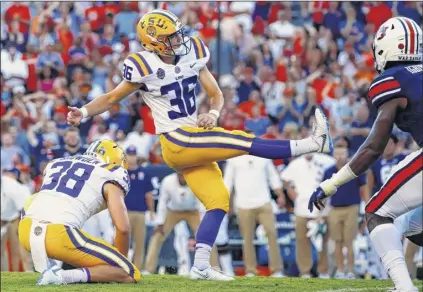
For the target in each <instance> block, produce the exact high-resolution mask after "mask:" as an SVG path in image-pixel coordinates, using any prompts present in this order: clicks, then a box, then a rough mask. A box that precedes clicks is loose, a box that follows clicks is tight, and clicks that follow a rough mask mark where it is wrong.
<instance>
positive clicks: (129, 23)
mask: <svg viewBox="0 0 423 292" xmlns="http://www.w3.org/2000/svg"><path fill="white" fill-rule="evenodd" d="M139 19H140V16H139V14H138V13H137V12H135V11H131V7H130V2H123V3H122V10H121V11H120V12H119V13H118V14H117V15H116V16H115V23H116V27H117V31H118V32H119V35H125V36H129V35H131V34H133V33H135V28H136V27H137V21H138V20H139Z"/></svg>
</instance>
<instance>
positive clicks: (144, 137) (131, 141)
mask: <svg viewBox="0 0 423 292" xmlns="http://www.w3.org/2000/svg"><path fill="white" fill-rule="evenodd" d="M153 139H154V135H151V134H148V133H142V134H140V133H138V132H136V131H133V132H130V133H129V134H128V136H127V137H126V140H125V142H124V143H123V145H122V147H123V149H127V148H128V147H129V146H134V147H135V148H136V149H137V156H140V157H144V158H148V156H149V153H150V149H151V147H152V146H153Z"/></svg>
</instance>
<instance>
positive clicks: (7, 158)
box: [1, 132, 30, 169]
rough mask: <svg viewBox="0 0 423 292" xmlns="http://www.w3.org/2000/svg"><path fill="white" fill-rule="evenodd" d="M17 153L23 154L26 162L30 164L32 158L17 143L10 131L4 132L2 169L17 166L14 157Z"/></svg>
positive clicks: (2, 139) (2, 136)
mask: <svg viewBox="0 0 423 292" xmlns="http://www.w3.org/2000/svg"><path fill="white" fill-rule="evenodd" d="M15 155H20V156H22V157H23V161H24V163H25V164H27V165H29V163H30V160H29V157H28V155H27V154H26V153H25V152H24V151H23V149H22V148H21V147H19V146H17V145H16V142H15V140H14V139H13V137H12V135H11V134H10V133H7V132H3V133H2V135H1V169H11V168H13V167H14V166H15V165H14V164H13V157H14V156H15Z"/></svg>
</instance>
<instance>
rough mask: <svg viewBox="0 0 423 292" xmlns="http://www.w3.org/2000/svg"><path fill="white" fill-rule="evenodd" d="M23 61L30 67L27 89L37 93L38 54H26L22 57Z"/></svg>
mask: <svg viewBox="0 0 423 292" xmlns="http://www.w3.org/2000/svg"><path fill="white" fill-rule="evenodd" d="M22 60H24V61H26V64H27V65H28V79H27V80H26V87H27V88H28V91H32V92H35V91H37V82H38V77H37V73H36V70H35V63H36V62H37V54H30V53H25V54H23V55H22Z"/></svg>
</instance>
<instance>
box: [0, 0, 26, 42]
mask: <svg viewBox="0 0 423 292" xmlns="http://www.w3.org/2000/svg"><path fill="white" fill-rule="evenodd" d="M2 13H3V11H2ZM30 19H31V15H30V10H29V7H28V5H26V4H23V3H19V2H14V3H13V4H12V5H10V6H9V7H8V8H7V9H6V11H5V13H4V20H5V22H6V23H7V24H9V30H11V26H12V23H13V21H17V22H18V23H19V32H21V33H23V34H28V33H29V24H30Z"/></svg>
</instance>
